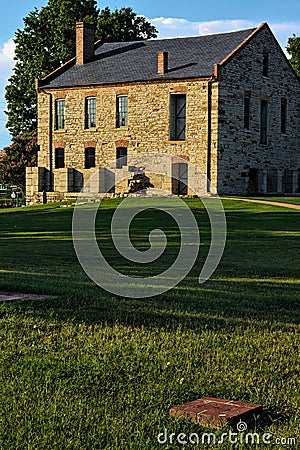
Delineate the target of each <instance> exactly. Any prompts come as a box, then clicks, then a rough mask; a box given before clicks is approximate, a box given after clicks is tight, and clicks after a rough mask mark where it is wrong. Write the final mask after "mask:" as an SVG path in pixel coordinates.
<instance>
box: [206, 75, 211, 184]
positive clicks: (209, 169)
mask: <svg viewBox="0 0 300 450" xmlns="http://www.w3.org/2000/svg"><path fill="white" fill-rule="evenodd" d="M211 95H212V81H211V80H209V81H208V99H207V115H208V117H207V128H208V129H207V165H206V180H207V186H206V191H207V193H210V181H211V134H212V131H211V122H212V120H211V115H212V111H211Z"/></svg>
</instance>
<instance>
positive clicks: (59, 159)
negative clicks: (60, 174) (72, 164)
mask: <svg viewBox="0 0 300 450" xmlns="http://www.w3.org/2000/svg"><path fill="white" fill-rule="evenodd" d="M64 167H65V149H64V148H56V149H55V169H63V168H64Z"/></svg>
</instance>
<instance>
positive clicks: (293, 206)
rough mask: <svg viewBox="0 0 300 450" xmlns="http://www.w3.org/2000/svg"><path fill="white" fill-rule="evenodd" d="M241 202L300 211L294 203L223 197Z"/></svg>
mask: <svg viewBox="0 0 300 450" xmlns="http://www.w3.org/2000/svg"><path fill="white" fill-rule="evenodd" d="M222 199H224V200H239V201H241V202H250V203H263V204H264V205H272V206H282V207H283V208H290V209H297V210H298V211H299V210H300V205H294V204H292V203H281V202H272V201H269V200H255V199H252V198H235V197H221V200H222Z"/></svg>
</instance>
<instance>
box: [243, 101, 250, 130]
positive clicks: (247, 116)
mask: <svg viewBox="0 0 300 450" xmlns="http://www.w3.org/2000/svg"><path fill="white" fill-rule="evenodd" d="M244 128H245V129H246V130H250V95H249V94H245V97H244Z"/></svg>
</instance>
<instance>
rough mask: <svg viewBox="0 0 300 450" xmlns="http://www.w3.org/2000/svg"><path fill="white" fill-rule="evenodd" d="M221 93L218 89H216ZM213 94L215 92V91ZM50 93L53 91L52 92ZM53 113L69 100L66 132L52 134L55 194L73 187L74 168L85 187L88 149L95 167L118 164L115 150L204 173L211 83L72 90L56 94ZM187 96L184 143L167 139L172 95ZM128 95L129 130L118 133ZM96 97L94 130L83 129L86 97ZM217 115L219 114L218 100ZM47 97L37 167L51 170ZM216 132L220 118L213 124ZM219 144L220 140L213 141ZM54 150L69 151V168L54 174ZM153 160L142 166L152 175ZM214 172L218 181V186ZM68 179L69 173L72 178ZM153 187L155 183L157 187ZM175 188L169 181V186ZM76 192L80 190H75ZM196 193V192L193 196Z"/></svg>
mask: <svg viewBox="0 0 300 450" xmlns="http://www.w3.org/2000/svg"><path fill="white" fill-rule="evenodd" d="M216 88H217V86H216ZM214 91H217V90H216V89H214ZM49 92H50V91H49ZM51 93H52V113H53V115H54V105H55V99H59V98H64V99H65V102H66V103H65V129H64V130H57V131H55V130H53V131H52V168H53V172H54V191H56V190H57V191H61V189H63V186H65V187H66V186H69V189H70V186H71V184H72V183H70V182H69V183H68V181H67V180H65V182H63V181H62V176H63V175H62V173H64V174H67V173H69V172H67V171H66V169H75V170H76V171H77V173H80V174H81V175H82V177H83V181H84V182H86V181H87V180H88V178H89V176H90V174H91V173H93V170H94V169H85V168H84V165H85V148H86V147H89V146H92V147H95V148H96V155H95V156H96V167H105V166H107V165H109V164H111V163H112V162H114V161H115V159H116V148H117V147H127V149H128V155H129V156H131V155H134V154H140V153H149V152H160V153H167V154H169V155H174V156H178V155H179V156H182V157H183V158H186V159H187V160H189V161H190V163H192V164H195V165H197V166H198V167H199V169H200V170H201V171H202V172H203V173H204V174H206V168H207V145H208V143H207V139H208V128H207V127H208V120H207V119H208V83H207V81H205V80H195V81H182V82H175V81H174V82H158V83H137V84H132V85H123V86H120V85H118V86H102V87H97V88H94V89H85V88H77V89H75V88H70V89H64V90H56V91H52V92H51ZM181 93H185V94H186V102H187V104H186V139H185V140H184V141H171V140H170V139H169V122H170V119H169V113H170V112H169V109H170V108H169V104H170V94H181ZM120 94H125V95H126V94H127V95H128V126H127V127H121V128H116V96H117V95H120ZM89 96H95V97H96V105H97V116H96V128H92V129H85V111H84V105H85V98H86V97H89ZM213 103H214V111H215V112H217V98H216V95H215V100H214V102H213ZM49 111H50V96H49V93H44V92H40V93H39V94H38V142H39V145H40V152H39V155H38V165H39V166H40V167H45V168H47V169H50V150H49V139H50V132H49ZM214 123H215V125H216V126H215V133H217V119H215V120H214ZM214 139H215V142H216V141H217V136H214ZM56 147H63V148H64V149H65V168H66V169H55V170H54V168H55V151H54V149H55V148H56ZM153 167H154V165H153V160H151V158H150V159H149V160H148V161H144V170H145V172H146V174H147V172H151V171H152V169H153ZM215 172H216V171H214V180H215V181H216V173H215ZM69 178H70V174H69ZM150 181H151V182H153V181H155V183H156V186H155V187H158V188H166V187H167V184H168V183H167V184H165V185H164V186H163V182H162V181H161V179H160V178H159V177H157V178H156V179H155V176H154V175H152V180H151V179H150ZM155 183H154V184H155ZM169 186H171V182H169ZM75 190H76V189H75ZM189 193H190V194H192V192H189Z"/></svg>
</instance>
